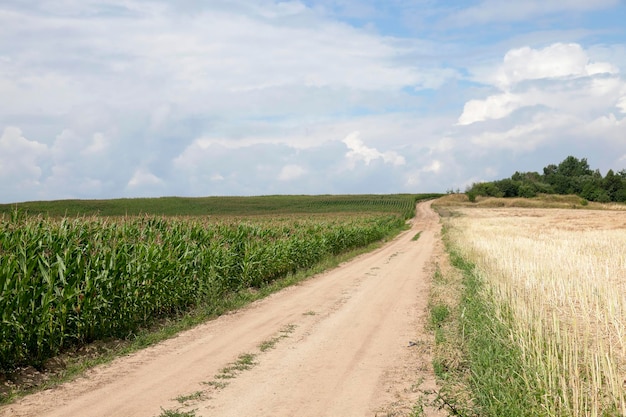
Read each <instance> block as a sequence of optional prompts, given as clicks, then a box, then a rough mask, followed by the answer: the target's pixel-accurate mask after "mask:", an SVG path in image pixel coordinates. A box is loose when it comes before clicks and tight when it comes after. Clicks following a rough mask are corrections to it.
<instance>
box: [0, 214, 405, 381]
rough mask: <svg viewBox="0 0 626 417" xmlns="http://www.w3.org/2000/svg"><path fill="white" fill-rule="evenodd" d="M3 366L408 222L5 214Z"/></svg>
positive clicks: (0, 234)
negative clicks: (73, 217) (213, 219)
mask: <svg viewBox="0 0 626 417" xmlns="http://www.w3.org/2000/svg"><path fill="white" fill-rule="evenodd" d="M0 219H1V221H0V314H1V322H0V371H5V372H6V371H11V370H13V369H15V368H16V367H19V366H24V365H35V366H37V365H38V364H41V363H42V362H43V361H45V360H46V359H47V358H50V357H52V356H54V355H56V354H58V353H59V352H61V351H63V350H64V349H67V348H68V347H72V346H78V345H81V344H84V343H88V342H90V341H94V340H97V339H102V338H107V337H125V336H127V335H129V334H132V333H133V332H134V331H136V330H137V329H138V328H139V327H141V326H144V325H146V324H149V323H150V322H151V321H153V320H154V319H155V318H159V317H165V316H168V315H172V314H176V313H178V312H180V311H184V310H186V309H188V308H190V307H192V306H194V305H200V304H210V302H211V300H212V299H217V298H219V297H224V296H225V295H226V294H228V293H229V292H232V291H237V290H239V289H242V288H248V287H260V286H262V285H264V284H266V283H269V282H271V281H273V280H275V279H277V278H279V277H283V276H285V275H287V274H289V273H291V272H294V271H296V270H298V269H301V268H306V267H309V266H312V265H313V264H315V263H316V262H318V261H320V260H321V259H322V258H323V257H325V256H328V255H331V254H339V253H341V252H344V251H347V250H349V249H353V248H357V247H361V246H365V245H367V244H369V243H372V242H374V241H377V240H380V239H381V238H383V237H385V236H387V235H389V234H390V233H393V232H394V231H398V230H399V229H400V228H402V227H403V225H404V219H403V217H401V216H398V215H389V214H370V215H365V214H363V215H359V216H354V215H352V216H348V215H344V216H325V217H315V216H312V217H307V218H305V217H297V218H296V217H293V216H292V217H286V218H283V219H263V218H257V219H255V220H248V221H242V220H231V221H228V220H221V221H209V220H208V219H207V218H199V217H195V218H172V217H155V216H144V217H139V216H136V217H128V218H106V217H88V218H75V219H68V218H62V219H51V218H45V217H42V216H39V217H28V216H24V215H20V214H19V213H17V212H15V213H13V214H12V215H10V216H5V217H4V218H0Z"/></svg>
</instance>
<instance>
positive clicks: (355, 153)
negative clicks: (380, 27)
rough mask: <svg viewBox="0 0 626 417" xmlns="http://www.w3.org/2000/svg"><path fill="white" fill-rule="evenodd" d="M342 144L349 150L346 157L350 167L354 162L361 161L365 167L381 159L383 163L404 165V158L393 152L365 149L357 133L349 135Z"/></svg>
mask: <svg viewBox="0 0 626 417" xmlns="http://www.w3.org/2000/svg"><path fill="white" fill-rule="evenodd" d="M343 143H345V144H346V146H347V147H348V149H350V150H349V151H348V153H347V154H346V157H347V158H348V159H349V160H350V161H351V162H352V166H354V162H355V161H363V162H365V165H369V164H370V162H372V161H374V160H377V159H382V160H383V161H384V162H385V163H388V164H391V165H396V166H398V165H404V164H405V163H406V161H405V159H404V157H402V156H401V155H398V154H397V153H396V152H394V151H387V152H380V151H379V150H378V149H375V148H369V147H367V146H366V145H365V144H364V143H363V141H362V140H361V138H360V133H359V132H352V133H350V134H349V135H348V136H346V138H345V139H344V140H343Z"/></svg>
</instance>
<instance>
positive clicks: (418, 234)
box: [411, 232, 422, 240]
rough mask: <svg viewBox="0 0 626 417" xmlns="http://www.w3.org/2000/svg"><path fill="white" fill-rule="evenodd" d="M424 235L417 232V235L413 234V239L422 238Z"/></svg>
mask: <svg viewBox="0 0 626 417" xmlns="http://www.w3.org/2000/svg"><path fill="white" fill-rule="evenodd" d="M421 235H422V232H417V234H416V235H415V236H413V239H411V240H417V239H419V238H420V236H421Z"/></svg>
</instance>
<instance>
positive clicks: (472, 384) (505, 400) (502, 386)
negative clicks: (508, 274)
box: [431, 228, 546, 417]
mask: <svg viewBox="0 0 626 417" xmlns="http://www.w3.org/2000/svg"><path fill="white" fill-rule="evenodd" d="M444 230H445V228H444ZM444 237H445V232H444ZM447 250H448V253H449V255H450V261H451V263H452V265H453V266H454V267H455V268H457V270H458V271H459V272H460V273H461V274H462V278H461V281H460V282H459V283H458V284H457V285H458V288H457V289H458V290H459V297H458V299H457V300H456V302H457V303H458V305H456V306H455V308H454V309H451V308H449V307H448V306H447V305H444V304H441V303H438V302H435V303H433V305H432V306H431V328H433V329H434V332H435V339H436V348H435V351H436V354H435V357H434V359H433V368H434V371H435V375H436V376H437V378H438V381H439V385H440V389H439V393H438V398H437V400H436V403H437V404H438V405H439V406H440V407H442V408H444V409H446V410H447V411H448V412H449V413H450V414H451V415H457V416H466V417H479V416H480V417H489V416H492V417H500V416H529V417H530V416H546V414H545V410H543V408H542V407H541V397H542V395H543V393H541V392H539V391H538V390H537V389H536V388H535V387H534V386H533V384H532V381H528V380H525V379H524V378H523V377H522V376H521V375H524V374H528V373H527V371H526V372H522V370H523V366H524V365H523V361H522V357H521V355H522V353H521V350H520V348H519V347H518V346H517V345H516V344H515V343H514V341H512V340H511V338H510V329H509V327H508V325H507V321H506V317H507V312H506V311H502V306H496V305H495V304H494V302H493V298H492V297H491V296H490V294H489V290H488V289H487V288H486V287H485V286H484V284H483V281H482V279H481V278H480V276H479V274H478V272H477V271H476V270H475V267H474V265H473V264H472V263H471V262H469V261H468V260H466V259H465V258H463V257H462V256H461V255H460V254H459V252H457V251H456V250H455V249H454V248H451V247H450V246H449V245H447ZM435 275H436V276H435V278H434V279H433V282H434V284H435V285H439V286H440V287H441V286H442V285H443V283H444V282H445V281H446V280H445V277H443V276H442V274H441V272H440V271H437V272H436V273H435ZM445 285H451V284H450V282H448V283H446V284H445ZM452 311H456V312H457V313H456V314H455V315H453V314H452ZM496 311H498V313H496ZM498 317H500V319H498ZM459 356H460V357H459Z"/></svg>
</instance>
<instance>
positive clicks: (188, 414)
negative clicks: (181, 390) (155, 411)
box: [158, 407, 196, 417]
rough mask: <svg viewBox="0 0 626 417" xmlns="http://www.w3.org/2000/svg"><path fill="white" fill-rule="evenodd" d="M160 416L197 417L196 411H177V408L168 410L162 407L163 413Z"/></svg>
mask: <svg viewBox="0 0 626 417" xmlns="http://www.w3.org/2000/svg"><path fill="white" fill-rule="evenodd" d="M158 417H196V412H195V411H193V410H192V411H177V410H166V409H164V408H162V407H161V414H159V415H158Z"/></svg>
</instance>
